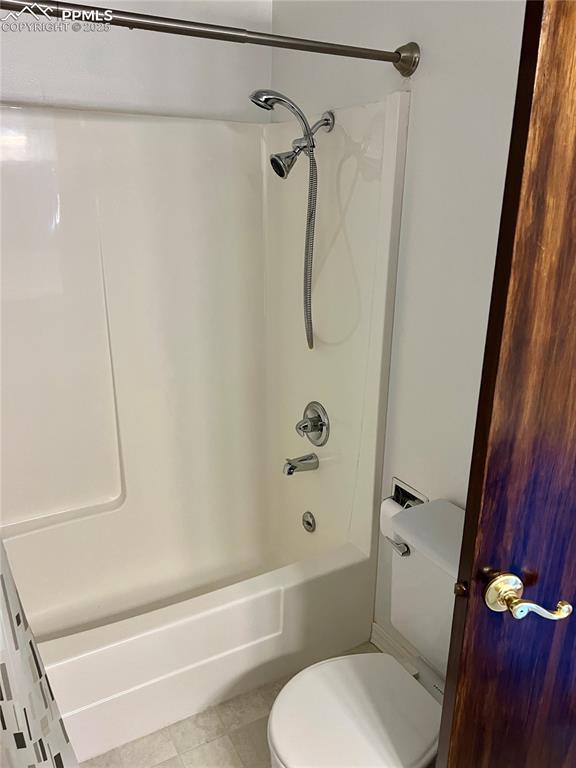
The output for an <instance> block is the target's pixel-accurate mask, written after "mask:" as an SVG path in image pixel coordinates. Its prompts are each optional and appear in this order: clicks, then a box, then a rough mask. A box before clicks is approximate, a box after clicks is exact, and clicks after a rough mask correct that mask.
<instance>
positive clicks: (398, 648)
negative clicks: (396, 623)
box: [370, 622, 416, 660]
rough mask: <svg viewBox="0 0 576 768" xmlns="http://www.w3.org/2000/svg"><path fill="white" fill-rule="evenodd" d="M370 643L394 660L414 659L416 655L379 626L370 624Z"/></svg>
mask: <svg viewBox="0 0 576 768" xmlns="http://www.w3.org/2000/svg"><path fill="white" fill-rule="evenodd" d="M370 642H371V643H373V645H375V646H376V648H379V649H380V650H381V651H383V652H384V653H390V654H392V656H395V657H396V658H402V659H409V660H411V659H414V658H416V654H414V653H413V651H411V650H410V649H409V648H408V647H407V646H405V645H403V644H402V643H401V642H399V641H398V640H397V639H396V638H394V637H392V635H390V634H389V633H388V632H387V631H386V630H385V629H384V628H383V627H381V626H380V624H376V623H375V622H373V623H372V634H371V636H370Z"/></svg>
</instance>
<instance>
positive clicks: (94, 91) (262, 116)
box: [0, 0, 272, 122]
mask: <svg viewBox="0 0 576 768" xmlns="http://www.w3.org/2000/svg"><path fill="white" fill-rule="evenodd" d="M96 5H97V3H96ZM106 7H107V8H115V9H119V10H132V11H136V12H141V13H151V14H157V15H161V16H172V17H175V18H182V19H189V20H191V21H199V22H204V23H207V24H225V25H228V26H237V27H244V28H248V29H250V28H252V29H255V30H258V31H262V32H267V31H270V26H271V15H272V1H271V0H242V2H235V0H115V1H113V2H111V3H109V4H108V5H107V6H106ZM4 13H5V12H1V14H0V15H1V16H2V17H3V16H4ZM1 43H2V54H1V55H2V100H3V101H5V102H7V101H9V102H10V101H11V102H16V103H28V104H30V103H33V104H51V105H53V106H66V107H71V106H72V107H84V108H97V109H115V110H122V111H126V112H151V113H155V114H176V115H190V116H192V117H212V118H222V119H226V120H247V121H250V122H257V121H262V122H266V121H267V119H268V118H267V115H266V113H265V112H264V111H263V110H257V109H255V108H254V107H253V106H252V105H251V104H250V102H249V101H248V94H249V93H250V91H252V90H254V89H255V88H258V87H263V86H267V85H269V84H270V67H271V56H272V54H271V49H270V48H263V47H257V46H252V45H234V44H232V43H227V42H219V41H217V40H201V39H194V38H189V37H180V36H178V35H165V34H156V33H154V32H146V31H138V30H129V29H120V28H112V29H110V30H109V31H108V32H78V33H75V32H73V31H71V30H69V31H67V32H2V33H1Z"/></svg>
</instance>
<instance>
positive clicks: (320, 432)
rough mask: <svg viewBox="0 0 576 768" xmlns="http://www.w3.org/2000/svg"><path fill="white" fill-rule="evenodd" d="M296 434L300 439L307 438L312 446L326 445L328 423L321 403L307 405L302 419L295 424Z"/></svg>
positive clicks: (314, 401) (328, 433)
mask: <svg viewBox="0 0 576 768" xmlns="http://www.w3.org/2000/svg"><path fill="white" fill-rule="evenodd" d="M296 432H297V433H298V434H299V435H300V437H307V438H308V440H310V442H311V443H312V445H316V446H317V447H321V446H323V445H326V443H327V442H328V437H329V435H330V421H329V419H328V414H327V413H326V409H325V408H324V406H323V405H322V403H319V402H317V401H316V400H312V402H310V403H308V405H307V406H306V408H304V413H303V414H302V418H301V419H300V421H299V422H298V423H297V424H296Z"/></svg>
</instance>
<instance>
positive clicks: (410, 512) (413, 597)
mask: <svg viewBox="0 0 576 768" xmlns="http://www.w3.org/2000/svg"><path fill="white" fill-rule="evenodd" d="M463 526H464V510H462V509H460V507H457V506H456V505H454V504H452V503H451V502H449V501H445V500H443V499H438V500H437V501H431V502H427V503H425V504H418V505H417V506H415V507H411V508H409V509H403V510H401V511H399V512H397V514H394V515H393V517H392V518H391V519H389V520H388V524H387V527H388V530H389V531H390V532H389V533H388V534H387V535H389V536H390V537H391V538H393V539H395V540H397V541H400V540H401V541H403V542H405V543H406V544H408V546H409V547H410V555H409V556H407V557H400V555H399V554H397V553H396V552H394V553H393V555H392V595H391V619H392V624H393V625H394V627H395V628H396V629H397V630H398V631H399V632H400V633H401V634H402V635H403V636H404V637H405V638H406V639H407V640H408V641H409V642H410V643H412V645H413V646H414V647H415V648H416V650H417V651H418V653H419V654H420V655H421V656H422V657H423V658H424V659H425V660H426V661H428V663H429V664H430V665H431V666H432V667H434V669H435V670H436V671H437V672H438V673H439V674H441V675H442V676H443V677H444V676H445V674H446V667H447V663H448V649H449V645H450V629H451V625H452V612H453V608H454V583H455V582H456V580H457V575H458V561H459V558H460V545H461V543H462V530H463Z"/></svg>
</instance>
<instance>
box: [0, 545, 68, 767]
mask: <svg viewBox="0 0 576 768" xmlns="http://www.w3.org/2000/svg"><path fill="white" fill-rule="evenodd" d="M0 587H1V594H0V640H1V646H0V764H1V765H2V766H3V768H32V766H35V765H37V764H38V765H39V764H41V763H46V761H50V763H51V764H52V766H54V768H78V763H77V761H76V757H75V755H74V751H73V749H72V747H71V745H70V740H69V738H68V734H67V732H66V727H65V725H64V723H63V721H62V718H61V717H60V713H59V711H58V704H57V702H56V701H55V700H54V694H53V692H52V687H51V685H50V682H49V681H48V676H47V675H46V671H45V669H44V665H43V663H42V658H41V656H40V652H39V650H38V647H37V645H36V642H35V640H34V636H33V634H32V630H31V628H30V626H29V624H28V620H27V619H26V614H25V613H24V609H23V608H22V604H21V602H20V598H19V596H18V592H17V590H16V586H15V584H14V580H13V578H12V573H11V571H10V564H9V563H8V558H7V556H6V551H5V549H4V546H3V544H2V542H0ZM50 763H48V764H50Z"/></svg>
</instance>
